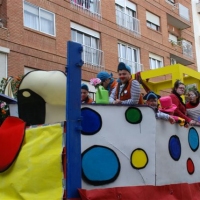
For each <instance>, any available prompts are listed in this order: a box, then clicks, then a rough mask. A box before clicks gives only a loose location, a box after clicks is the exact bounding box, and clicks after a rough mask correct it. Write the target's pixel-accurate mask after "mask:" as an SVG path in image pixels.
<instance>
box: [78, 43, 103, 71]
mask: <svg viewBox="0 0 200 200" xmlns="http://www.w3.org/2000/svg"><path fill="white" fill-rule="evenodd" d="M82 60H83V61H84V66H86V67H89V68H93V69H96V70H99V71H102V70H104V53H103V51H101V50H100V49H96V48H93V47H90V46H87V45H83V53H82Z"/></svg>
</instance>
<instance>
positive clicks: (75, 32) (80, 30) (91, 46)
mask: <svg viewBox="0 0 200 200" xmlns="http://www.w3.org/2000/svg"><path fill="white" fill-rule="evenodd" d="M99 38H100V34H99V33H98V32H96V31H93V30H91V29H88V28H86V27H83V26H81V25H79V24H75V23H73V22H72V23H71V40H72V41H74V42H78V43H80V44H82V45H83V54H82V56H83V61H84V63H87V64H90V65H94V66H98V67H103V52H102V51H101V50H100V41H99Z"/></svg>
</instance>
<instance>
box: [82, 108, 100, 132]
mask: <svg viewBox="0 0 200 200" xmlns="http://www.w3.org/2000/svg"><path fill="white" fill-rule="evenodd" d="M81 116H82V117H83V120H82V122H81V126H82V131H81V133H82V134H84V135H93V134H95V133H97V132H98V131H99V130H100V129H101V126H102V120H101V116H100V115H99V113H97V112H96V111H95V110H92V109H90V108H82V109H81Z"/></svg>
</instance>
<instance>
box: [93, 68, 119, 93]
mask: <svg viewBox="0 0 200 200" xmlns="http://www.w3.org/2000/svg"><path fill="white" fill-rule="evenodd" d="M97 78H99V79H100V80H101V85H102V86H103V87H104V88H105V89H106V90H108V92H109V95H110V94H111V92H112V90H113V89H114V88H115V87H116V86H117V81H116V80H114V78H113V76H112V73H111V74H109V73H108V72H106V71H102V72H99V73H98V74H97Z"/></svg>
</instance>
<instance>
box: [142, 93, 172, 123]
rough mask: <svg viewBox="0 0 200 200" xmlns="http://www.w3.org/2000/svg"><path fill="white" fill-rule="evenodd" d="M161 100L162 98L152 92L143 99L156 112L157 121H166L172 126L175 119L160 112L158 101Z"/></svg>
mask: <svg viewBox="0 0 200 200" xmlns="http://www.w3.org/2000/svg"><path fill="white" fill-rule="evenodd" d="M159 98H160V96H159V95H157V94H155V93H154V92H152V91H151V92H149V93H147V94H146V95H144V97H143V99H144V100H146V105H148V106H151V107H152V108H153V109H154V111H155V112H156V118H157V119H164V120H166V121H169V122H170V123H171V124H174V123H175V119H174V118H173V117H172V116H170V115H169V114H166V113H163V112H161V111H160V110H158V99H159Z"/></svg>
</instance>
